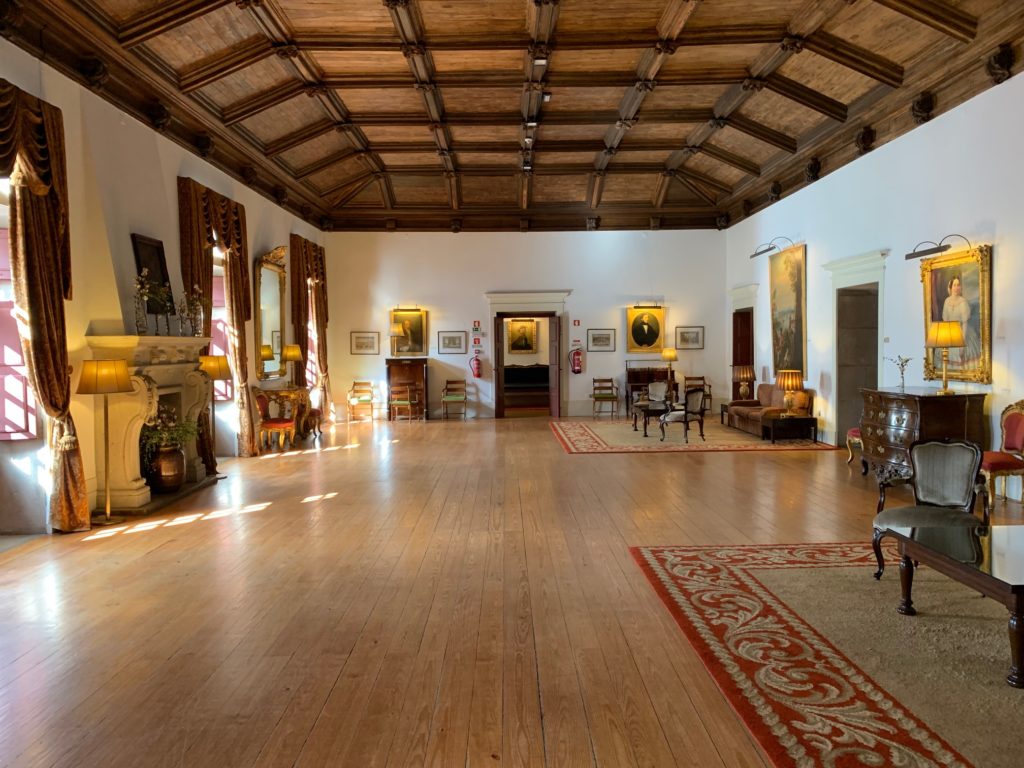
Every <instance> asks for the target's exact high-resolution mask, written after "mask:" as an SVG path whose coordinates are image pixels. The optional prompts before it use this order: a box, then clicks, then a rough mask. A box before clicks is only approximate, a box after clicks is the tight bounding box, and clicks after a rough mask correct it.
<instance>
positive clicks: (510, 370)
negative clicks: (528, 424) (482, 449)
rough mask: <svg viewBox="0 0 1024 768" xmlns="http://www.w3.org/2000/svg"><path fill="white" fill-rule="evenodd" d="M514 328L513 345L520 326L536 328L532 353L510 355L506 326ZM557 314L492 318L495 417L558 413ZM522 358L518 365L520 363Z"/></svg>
mask: <svg viewBox="0 0 1024 768" xmlns="http://www.w3.org/2000/svg"><path fill="white" fill-rule="evenodd" d="M516 320H522V321H524V322H523V323H521V324H520V325H519V327H518V328H517V332H516V335H515V336H513V337H512V343H515V342H517V340H519V339H521V338H522V334H521V333H520V332H521V331H522V330H523V326H525V325H527V324H528V323H529V321H532V322H533V323H534V324H535V325H536V328H535V335H534V336H533V339H532V340H533V344H534V346H533V347H532V350H533V352H532V353H531V352H529V351H526V350H517V351H516V353H515V354H511V353H510V350H509V344H508V343H506V335H507V334H506V325H507V324H509V323H511V324H512V325H513V326H515V321H516ZM560 320H561V318H559V316H558V313H556V312H536V311H534V312H498V313H497V314H496V315H495V316H494V417H495V418H497V419H502V418H507V417H509V416H512V415H531V416H551V417H558V416H559V415H560V414H561V402H562V397H561V386H560V384H561V373H562V372H561V358H562V354H561V351H562V346H563V345H562V323H561V322H560ZM520 355H521V360H522V361H521V362H520V361H519V360H520Z"/></svg>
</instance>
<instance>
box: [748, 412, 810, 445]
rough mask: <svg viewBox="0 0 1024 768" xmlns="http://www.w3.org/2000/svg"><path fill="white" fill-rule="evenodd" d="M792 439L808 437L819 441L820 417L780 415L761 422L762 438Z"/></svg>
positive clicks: (773, 439)
mask: <svg viewBox="0 0 1024 768" xmlns="http://www.w3.org/2000/svg"><path fill="white" fill-rule="evenodd" d="M769 437H770V438H771V440H772V443H774V442H775V441H776V440H792V439H800V438H808V439H811V440H814V442H818V419H817V418H816V417H814V416H779V417H778V418H777V419H768V421H765V422H762V423H761V439H762V440H767V439H768V438H769Z"/></svg>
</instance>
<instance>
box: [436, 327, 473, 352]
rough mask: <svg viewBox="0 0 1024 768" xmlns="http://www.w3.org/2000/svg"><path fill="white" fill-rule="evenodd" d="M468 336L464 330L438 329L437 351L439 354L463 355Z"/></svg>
mask: <svg viewBox="0 0 1024 768" xmlns="http://www.w3.org/2000/svg"><path fill="white" fill-rule="evenodd" d="M468 338H469V334H468V333H466V332H465V331H438V332H437V353H438V354H439V355H464V354H466V340H467V339H468Z"/></svg>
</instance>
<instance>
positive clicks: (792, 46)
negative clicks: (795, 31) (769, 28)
mask: <svg viewBox="0 0 1024 768" xmlns="http://www.w3.org/2000/svg"><path fill="white" fill-rule="evenodd" d="M779 45H780V46H781V48H782V50H784V51H789V52H790V53H800V52H801V51H802V50H803V49H804V39H803V38H802V37H800V36H799V35H786V36H785V37H783V38H782V42H781V43H779Z"/></svg>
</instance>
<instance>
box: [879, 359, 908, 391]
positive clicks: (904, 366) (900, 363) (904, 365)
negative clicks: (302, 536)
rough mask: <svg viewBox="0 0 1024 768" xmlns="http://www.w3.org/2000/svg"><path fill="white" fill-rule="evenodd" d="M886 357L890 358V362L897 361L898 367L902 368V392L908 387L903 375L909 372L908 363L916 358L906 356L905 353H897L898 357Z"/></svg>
mask: <svg viewBox="0 0 1024 768" xmlns="http://www.w3.org/2000/svg"><path fill="white" fill-rule="evenodd" d="M885 359H886V360H888V361H889V362H890V363H896V367H897V368H899V369H900V392H902V391H903V390H904V389H906V386H905V385H904V383H903V376H904V374H906V372H907V365H908V364H909V363H910V361H911V360H913V359H914V358H912V357H904V356H903V355H896V357H887V358H885Z"/></svg>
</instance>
